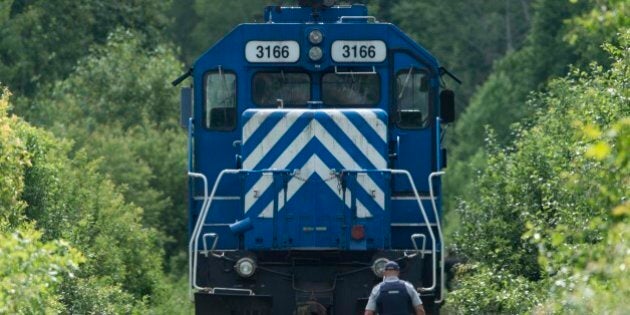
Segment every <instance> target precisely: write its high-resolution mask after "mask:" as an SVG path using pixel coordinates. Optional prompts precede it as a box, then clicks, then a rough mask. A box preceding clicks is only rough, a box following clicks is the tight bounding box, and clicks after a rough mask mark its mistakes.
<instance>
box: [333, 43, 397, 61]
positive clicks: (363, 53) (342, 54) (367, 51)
mask: <svg viewBox="0 0 630 315" xmlns="http://www.w3.org/2000/svg"><path fill="white" fill-rule="evenodd" d="M386 57H387V47H386V46H385V43H384V42H383V41H381V40H360V41H358V40H337V41H334V42H333V44H332V59H333V60H334V61H335V62H382V61H384V60H385V58H386Z"/></svg>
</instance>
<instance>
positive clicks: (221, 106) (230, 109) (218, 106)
mask: <svg viewBox="0 0 630 315" xmlns="http://www.w3.org/2000/svg"><path fill="white" fill-rule="evenodd" d="M204 84H205V90H204V93H205V109H204V126H205V127H206V128H208V129H211V130H232V129H234V128H235V127H236V75H235V74H234V73H230V72H225V71H213V72H208V73H206V76H205V78H204Z"/></svg>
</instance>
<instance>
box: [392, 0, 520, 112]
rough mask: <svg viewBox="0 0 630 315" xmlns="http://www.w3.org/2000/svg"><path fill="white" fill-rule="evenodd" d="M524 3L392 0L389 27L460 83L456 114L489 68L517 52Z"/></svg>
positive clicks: (456, 89) (456, 87)
mask: <svg viewBox="0 0 630 315" xmlns="http://www.w3.org/2000/svg"><path fill="white" fill-rule="evenodd" d="M530 10H531V8H530V1H528V0H522V1H474V2H471V1H465V0H454V1H398V2H397V4H396V5H395V6H394V7H393V8H392V9H391V16H392V18H393V22H395V23H396V24H397V25H399V26H400V28H401V29H402V30H404V31H405V32H407V33H408V34H410V35H411V36H412V37H413V38H414V39H415V40H417V41H418V42H419V43H420V44H422V45H423V46H424V47H426V48H427V49H428V50H429V51H431V53H432V54H433V55H434V56H436V57H438V58H439V59H440V62H441V63H442V64H443V65H445V66H446V67H447V68H448V69H449V71H451V72H453V73H455V74H457V76H458V77H460V78H461V79H462V80H463V82H464V84H463V85H459V86H454V87H452V88H454V89H455V91H456V92H457V96H458V102H457V105H458V107H459V108H458V109H459V110H463V109H464V108H465V105H467V104H468V100H469V98H470V97H471V95H472V94H473V93H474V92H475V91H476V90H477V88H478V87H479V86H480V85H481V84H482V83H483V82H484V81H485V79H486V78H487V76H488V75H489V74H490V71H491V70H492V66H493V63H494V62H495V61H496V60H497V59H499V58H501V57H502V56H503V55H505V54H506V53H510V52H512V51H514V50H515V49H517V48H519V47H520V46H521V44H522V42H523V40H524V39H525V35H526V33H527V31H528V30H529V25H530V23H531V22H530V20H531V18H530Z"/></svg>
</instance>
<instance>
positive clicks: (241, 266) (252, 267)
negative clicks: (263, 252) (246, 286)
mask: <svg viewBox="0 0 630 315" xmlns="http://www.w3.org/2000/svg"><path fill="white" fill-rule="evenodd" d="M234 269H236V273H238V275H239V276H241V277H243V278H249V277H251V276H252V275H254V273H255V272H256V262H255V261H254V260H253V259H251V258H249V257H245V258H241V259H239V260H238V261H237V262H236V265H234Z"/></svg>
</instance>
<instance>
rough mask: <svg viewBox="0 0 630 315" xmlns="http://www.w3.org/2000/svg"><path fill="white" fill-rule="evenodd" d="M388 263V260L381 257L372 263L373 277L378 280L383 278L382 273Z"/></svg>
mask: <svg viewBox="0 0 630 315" xmlns="http://www.w3.org/2000/svg"><path fill="white" fill-rule="evenodd" d="M388 261H389V260H388V259H387V258H382V257H381V258H379V259H377V260H375V261H374V263H373V264H372V271H373V272H374V275H375V276H377V277H379V278H382V277H383V272H385V265H386V264H387V262H388Z"/></svg>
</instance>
